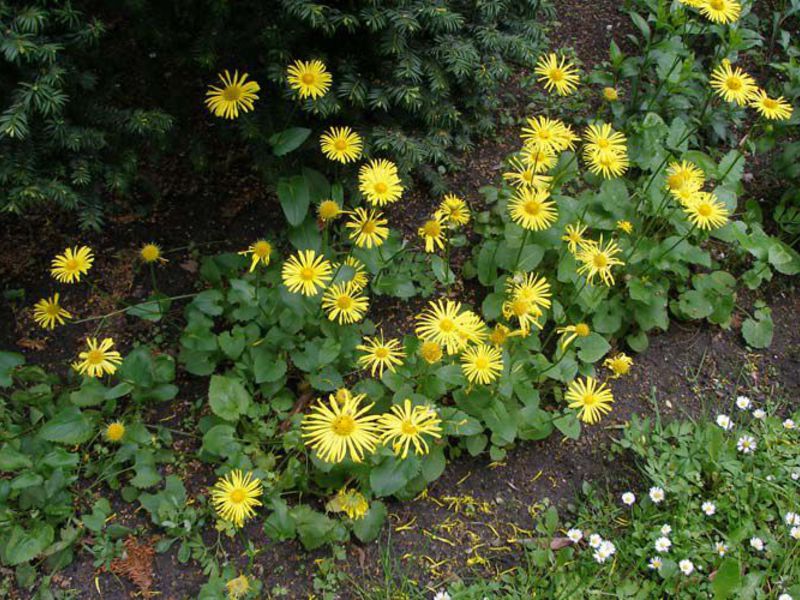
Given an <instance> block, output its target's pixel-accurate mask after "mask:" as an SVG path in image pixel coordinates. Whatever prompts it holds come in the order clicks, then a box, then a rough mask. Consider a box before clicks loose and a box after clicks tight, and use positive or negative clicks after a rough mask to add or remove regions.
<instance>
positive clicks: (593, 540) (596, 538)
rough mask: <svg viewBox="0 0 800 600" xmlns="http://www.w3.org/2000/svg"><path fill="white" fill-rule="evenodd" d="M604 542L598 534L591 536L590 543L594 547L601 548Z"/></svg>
mask: <svg viewBox="0 0 800 600" xmlns="http://www.w3.org/2000/svg"><path fill="white" fill-rule="evenodd" d="M602 543H603V538H601V537H600V536H599V535H598V534H596V533H593V534H592V535H590V536H589V545H590V546H591V547H592V548H599V547H600V544H602Z"/></svg>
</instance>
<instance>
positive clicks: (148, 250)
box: [139, 244, 167, 263]
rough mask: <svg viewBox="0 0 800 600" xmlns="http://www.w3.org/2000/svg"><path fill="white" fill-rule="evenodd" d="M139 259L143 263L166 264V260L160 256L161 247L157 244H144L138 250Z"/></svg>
mask: <svg viewBox="0 0 800 600" xmlns="http://www.w3.org/2000/svg"><path fill="white" fill-rule="evenodd" d="M139 258H141V259H142V262H145V263H154V262H156V261H158V262H167V259H166V258H164V257H163V256H161V247H160V246H159V245H158V244H145V245H144V246H142V247H141V248H140V249H139Z"/></svg>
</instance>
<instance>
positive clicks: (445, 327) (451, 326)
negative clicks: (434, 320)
mask: <svg viewBox="0 0 800 600" xmlns="http://www.w3.org/2000/svg"><path fill="white" fill-rule="evenodd" d="M455 328H456V324H455V323H453V321H452V320H450V319H442V320H441V322H440V323H439V329H441V330H442V331H444V332H445V333H450V332H451V331H454V330H455Z"/></svg>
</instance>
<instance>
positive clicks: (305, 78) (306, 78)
mask: <svg viewBox="0 0 800 600" xmlns="http://www.w3.org/2000/svg"><path fill="white" fill-rule="evenodd" d="M300 80H301V81H302V82H303V83H305V84H306V85H311V84H312V83H314V75H313V73H303V75H302V77H300Z"/></svg>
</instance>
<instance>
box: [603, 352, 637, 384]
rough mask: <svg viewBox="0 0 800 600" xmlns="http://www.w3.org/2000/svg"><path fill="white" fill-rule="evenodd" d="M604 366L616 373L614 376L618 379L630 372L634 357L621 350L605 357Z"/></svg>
mask: <svg viewBox="0 0 800 600" xmlns="http://www.w3.org/2000/svg"><path fill="white" fill-rule="evenodd" d="M603 366H604V367H605V368H606V369H608V370H610V371H611V372H612V373H614V375H613V378H614V379H617V378H618V377H622V376H623V375H627V374H628V373H629V372H630V370H631V367H632V366H633V359H632V358H631V357H630V356H628V355H627V354H625V353H624V352H620V353H619V354H615V355H614V356H610V357H608V358H607V359H605V360H604V361H603Z"/></svg>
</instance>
